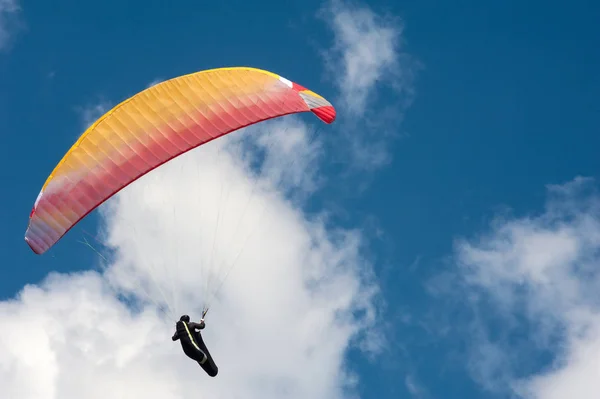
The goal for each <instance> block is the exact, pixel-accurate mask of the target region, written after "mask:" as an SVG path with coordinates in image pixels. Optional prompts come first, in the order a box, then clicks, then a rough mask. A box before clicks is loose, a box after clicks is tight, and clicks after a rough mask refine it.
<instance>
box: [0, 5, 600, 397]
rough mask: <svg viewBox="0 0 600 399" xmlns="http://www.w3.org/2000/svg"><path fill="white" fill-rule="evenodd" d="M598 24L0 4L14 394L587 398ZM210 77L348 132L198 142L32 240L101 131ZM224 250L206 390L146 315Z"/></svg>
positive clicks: (435, 11) (597, 224)
mask: <svg viewBox="0 0 600 399" xmlns="http://www.w3.org/2000/svg"><path fill="white" fill-rule="evenodd" d="M598 20H600V4H596V3H594V2H592V1H573V2H570V3H569V5H568V6H566V5H564V4H561V3H558V2H541V1H529V2H526V4H524V3H523V2H517V1H504V2H475V1H462V0H459V1H453V2H448V1H445V2H443V1H433V0H425V1H411V0H408V1H401V2H396V1H389V2H386V1H372V2H369V3H364V2H347V1H326V2H316V1H312V0H307V1H302V2H289V3H287V4H285V3H276V2H271V1H263V2H260V3H257V2H247V1H228V2H214V3H206V4H202V5H199V3H198V2H193V1H183V0H182V1H179V2H177V5H176V6H175V5H170V6H169V5H167V2H159V1H144V2H141V1H130V2H127V4H125V3H123V2H118V1H105V2H102V3H90V2H81V1H54V2H43V1H37V2H19V1H17V0H0V127H1V129H2V137H3V140H4V143H5V144H4V145H2V157H0V162H1V163H2V165H1V166H2V167H1V169H2V171H3V177H4V179H3V180H4V181H5V184H4V186H5V190H4V191H3V195H2V199H1V201H2V205H1V206H0V210H1V212H2V214H1V216H2V219H1V220H2V226H3V227H2V229H1V230H0V234H1V237H0V243H1V244H0V248H1V251H2V259H3V261H2V264H3V267H2V268H0V299H1V300H2V302H0V331H3V333H2V334H0V387H3V388H2V390H3V393H2V394H0V397H3V398H4V397H6V398H9V399H12V398H19V399H25V398H36V399H39V398H44V399H45V398H48V399H53V398H74V397H86V398H101V397H114V398H117V397H128V398H134V397H145V398H153V397H156V398H159V397H160V398H164V397H172V398H180V397H183V395H184V394H186V393H187V392H189V391H190V390H195V391H197V392H199V395H201V397H205V398H217V397H218V398H233V397H235V398H254V397H257V398H258V397H260V398H265V397H266V398H271V397H272V398H278V399H279V398H282V397H286V398H296V397H298V398H300V397H302V398H304V397H311V398H315V399H318V398H323V399H333V398H350V397H352V398H354V397H360V398H378V399H379V398H422V399H433V398H461V399H468V398H513V397H518V398H527V399H529V398H531V399H534V398H535V399H558V398H565V397H567V395H571V396H573V397H576V398H580V399H587V398H590V399H592V398H593V399H596V398H598V397H600V374H599V373H600V372H599V370H600V364H599V363H598V359H600V294H599V292H600V290H599V288H600V274H599V273H598V266H600V193H599V192H598V188H599V186H598V182H597V180H595V179H597V178H598V172H599V169H600V162H599V161H598V155H597V151H598V150H597V149H598V146H599V145H600V136H599V135H598V131H599V127H600V107H599V106H598V102H597V95H598V93H600V78H599V74H598V71H600V53H599V52H598V48H600V28H599V27H598V23H597V21H598ZM221 66H253V67H257V68H263V69H267V70H270V71H273V72H275V73H278V74H280V75H282V76H284V77H286V78H288V79H290V80H292V81H295V82H297V83H299V84H301V85H304V86H306V87H308V88H309V89H312V90H314V91H315V92H317V93H319V94H321V95H323V96H325V97H326V98H328V99H329V100H330V101H331V102H332V103H333V104H334V105H335V106H336V108H337V111H338V119H337V120H336V122H335V123H334V124H332V125H323V124H321V123H320V122H319V121H318V120H317V119H316V118H314V116H313V115H300V116H295V117H285V118H281V119H279V120H276V121H273V123H266V124H260V125H256V126H254V127H252V128H249V129H246V130H245V131H243V132H238V133H236V134H233V135H231V136H230V137H227V138H226V139H223V140H217V141H215V142H213V143H210V144H209V145H206V146H203V147H201V148H199V149H198V150H197V151H196V150H195V151H192V152H190V153H189V154H186V155H185V156H182V157H181V158H180V159H176V160H174V161H173V162H171V163H169V164H166V165H164V167H162V168H160V169H158V170H156V171H155V173H151V174H149V175H147V176H145V177H144V178H142V179H140V180H139V181H137V182H136V183H134V184H132V185H131V186H130V187H128V188H127V189H125V190H123V191H122V192H121V193H120V194H119V195H117V196H116V197H115V198H114V199H113V200H111V201H109V202H108V203H107V204H106V205H105V206H103V207H101V209H99V210H98V211H96V212H94V213H93V214H91V215H90V216H89V217H88V218H86V219H85V220H83V221H82V222H81V223H80V224H78V225H77V226H76V227H75V228H74V229H73V230H72V231H71V232H69V233H68V234H67V235H66V236H65V237H64V238H63V239H62V240H61V241H60V242H59V243H58V244H57V245H56V246H55V247H54V248H53V249H52V250H51V251H49V252H48V253H46V254H44V255H42V256H37V255H35V254H33V253H32V252H31V250H30V249H29V247H28V246H27V245H26V243H25V242H24V240H23V235H24V233H25V229H26V227H27V217H28V215H29V212H30V210H31V207H32V205H33V202H34V201H35V198H36V196H37V194H38V192H39V190H40V188H41V186H42V184H43V182H44V181H45V179H46V177H47V176H48V174H49V173H50V172H51V170H52V168H53V167H54V166H55V165H56V163H57V162H58V161H59V160H60V158H61V157H62V156H63V154H64V153H65V152H66V151H67V150H68V148H69V147H70V146H71V145H72V144H73V143H74V141H75V140H76V139H77V137H79V135H80V134H81V133H82V132H83V131H84V129H85V128H86V127H87V126H88V125H89V124H90V123H92V122H93V121H94V120H95V119H96V118H98V117H99V116H101V115H102V113H103V112H105V111H107V110H108V109H110V108H111V107H112V106H113V105H116V104H117V103H118V102H120V101H122V100H124V99H125V98H127V97H130V96H132V95H134V94H135V93H137V92H139V91H141V90H143V89H144V88H146V87H148V86H149V85H152V84H155V83H157V82H159V81H161V80H164V79H168V78H172V77H176V76H178V75H182V74H186V73H191V72H195V71H200V70H204V69H209V68H215V67H221ZM255 185H258V186H259V187H260V189H259V190H258V194H255V191H254V188H253V187H255ZM224 195H225V196H224ZM224 198H226V201H225V202H224V201H223V199H224ZM201 209H202V211H201ZM219 210H220V211H219ZM219 212H223V214H224V215H226V216H225V219H224V222H223V223H222V227H221V229H219V228H217V227H216V224H217V223H220V222H218V220H217V219H218V218H217V217H216V216H215V215H216V214H217V213H219ZM244 215H245V216H244ZM242 217H243V219H242V220H243V223H240V224H238V223H237V222H238V221H239V220H240V219H239V218H242ZM236 229H238V230H236ZM236 232H237V233H239V234H240V237H245V236H246V233H248V236H249V237H251V238H250V239H249V241H247V242H246V241H245V240H243V239H239V238H235V237H237V236H235V235H234V234H235V233H236ZM227 237H234V238H227ZM214 238H216V242H217V244H216V247H215V248H216V252H215V253H216V255H214V256H215V257H216V259H217V261H216V262H217V263H218V262H219V261H221V260H222V261H223V262H228V261H230V260H232V259H233V258H234V255H235V254H236V253H237V252H238V250H240V251H242V252H240V253H242V255H241V256H240V258H239V259H238V260H237V261H236V268H235V269H234V271H233V272H232V273H231V275H230V276H228V278H227V280H226V282H225V284H224V285H223V291H222V296H221V297H220V299H219V300H218V301H216V303H215V304H214V308H211V312H210V313H209V315H208V317H207V328H206V332H205V333H204V336H205V339H206V343H207V345H208V347H209V349H210V350H211V352H212V353H213V355H214V356H215V361H216V363H217V364H218V365H219V367H220V374H219V376H218V377H217V378H215V379H210V378H208V377H207V376H206V375H205V374H204V373H203V372H202V371H201V370H200V369H198V367H197V366H195V364H194V363H193V362H190V360H189V359H187V358H186V357H185V356H184V355H183V354H182V352H181V349H180V347H179V344H178V343H177V344H173V343H172V342H171V341H170V337H171V334H172V332H173V331H172V330H173V324H172V320H165V319H164V318H161V317H160V315H157V314H156V312H155V311H154V308H153V303H154V302H153V301H154V300H157V301H160V300H161V298H162V299H167V300H171V299H168V298H165V297H164V292H167V296H168V292H169V287H168V286H167V285H166V284H167V283H166V281H167V280H168V279H172V280H171V283H174V284H177V285H178V286H179V287H180V290H179V291H178V292H180V298H179V299H180V301H179V302H178V303H177V311H178V312H179V313H180V310H181V312H185V313H189V314H190V315H192V317H195V318H197V317H198V312H199V309H198V306H200V310H201V305H199V302H198V295H200V293H199V291H201V290H200V289H199V288H198V287H201V286H202V284H203V282H204V281H203V273H201V271H205V270H203V269H202V268H203V267H204V266H203V265H206V264H208V263H205V262H206V261H207V259H208V262H209V263H210V261H211V260H212V256H213V254H212V251H210V250H209V249H208V248H210V244H208V246H207V247H204V246H203V244H198V243H199V242H201V243H211V241H212V240H213V239H214ZM84 239H87V240H89V241H88V242H89V243H90V244H91V245H93V247H94V248H95V250H92V249H91V248H90V247H89V246H86V245H83V244H82V243H81V242H80V241H81V240H84ZM96 251H99V252H100V253H101V255H102V256H99V254H98V253H97V252H96ZM208 252H211V253H208ZM201 269H202V270H201ZM167 275H168V276H167ZM167 277H168V278H167ZM150 280H152V281H154V282H155V283H156V282H158V284H165V285H162V286H161V285H155V286H153V287H154V288H152V287H151V288H149V290H146V291H144V292H142V291H141V289H140V287H141V286H142V284H141V282H146V281H150ZM307 282H310V284H308V283H307ZM156 287H159V288H160V287H162V288H163V290H160V289H159V288H156ZM171 287H172V286H171ZM173 292H175V291H172V292H171V294H173ZM124 296H127V298H129V301H127V302H123V301H121V302H119V299H121V300H122V299H123V297H124ZM184 297H185V298H187V302H183V304H182V303H181V302H182V301H184V300H183V299H182V298H184ZM131 298H137V299H140V298H141V300H143V299H148V300H150V301H151V302H150V303H149V304H148V305H147V306H146V307H143V308H142V309H141V310H140V309H139V308H138V307H134V306H133V305H132V304H131ZM173 298H175V297H174V296H173ZM32 380H35V381H39V383H37V384H32V383H31V381H32Z"/></svg>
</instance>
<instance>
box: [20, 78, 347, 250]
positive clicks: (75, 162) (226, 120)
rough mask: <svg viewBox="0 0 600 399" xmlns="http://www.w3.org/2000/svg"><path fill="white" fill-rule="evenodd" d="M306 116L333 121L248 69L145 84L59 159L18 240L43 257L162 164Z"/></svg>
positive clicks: (300, 92)
mask: <svg viewBox="0 0 600 399" xmlns="http://www.w3.org/2000/svg"><path fill="white" fill-rule="evenodd" d="M308 111H311V112H312V113H314V114H315V115H316V116H317V117H318V118H319V119H321V120H322V121H323V122H325V123H332V122H333V121H334V120H335V117H336V112H335V109H334V107H333V106H332V105H331V103H329V102H328V101H327V100H325V99H324V98H323V97H321V96H320V95H318V94H316V93H314V92H312V91H310V90H308V89H306V88H304V87H303V86H300V85H298V84H296V83H294V82H291V81H289V80H287V79H285V78H283V77H281V76H279V75H277V74H274V73H272V72H268V71H264V70H260V69H255V68H248V67H233V68H219V69H211V70H206V71H201V72H197V73H193V74H190V75H184V76H180V77H177V78H174V79H171V80H168V81H164V82H162V83H159V84H157V85H155V86H152V87H150V88H148V89H146V90H144V91H142V92H140V93H138V94H136V95H134V96H133V97H131V98H129V99H127V100H125V101H123V102H122V103H120V104H118V105H117V106H115V107H114V108H113V109H111V110H110V111H108V112H107V113H106V114H104V115H103V116H102V117H100V118H99V119H98V120H97V121H96V122H95V123H94V124H93V125H92V126H90V127H89V128H88V129H87V130H86V131H85V132H84V133H83V134H82V135H81V137H80V138H79V139H78V140H77V142H76V143H75V144H74V145H73V146H72V147H71V148H70V149H69V151H68V152H67V153H66V154H65V155H64V157H63V158H62V159H61V161H60V162H59V163H58V165H57V166H56V168H55V169H54V170H53V171H52V173H51V174H50V176H49V177H48V179H47V180H46V182H45V183H44V185H43V187H42V189H41V191H40V193H39V195H38V197H37V199H36V201H35V204H34V206H33V209H32V210H31V214H30V216H29V225H28V227H27V231H26V233H25V241H26V242H27V244H28V245H29V246H30V247H31V249H32V250H33V251H34V252H35V253H36V254H42V253H44V252H45V251H47V250H48V249H49V248H51V247H52V246H53V245H54V244H55V243H56V242H57V241H59V240H60V239H61V238H62V237H63V236H64V235H65V234H66V233H67V231H69V230H70V229H71V228H72V227H73V226H74V225H75V224H77V223H78V222H79V221H80V220H81V219H82V218H84V217H85V216H86V215H87V214H88V213H89V212H91V211H92V210H94V209H95V208H96V207H98V206H99V205H100V204H102V203H103V202H104V201H106V200H107V199H109V198H110V197H111V196H113V195H114V194H116V193H117V192H119V191H120V190H121V189H123V188H124V187H126V186H127V185H129V184H131V183H132V182H134V181H135V180H137V179H138V178H140V177H141V176H143V175H145V174H146V173H148V172H150V171H152V170H153V169H155V168H157V167H159V166H160V165H162V164H164V163H165V162H168V161H169V160H171V159H173V158H175V157H177V156H179V155H181V154H183V153H185V152H187V151H189V150H191V149H193V148H196V147H198V146H200V145H203V144H205V143H208V142H209V141H211V140H214V139H216V138H219V137H222V136H223V135H225V134H228V133H230V132H233V131H236V130H238V129H240V128H243V127H245V126H249V125H252V124H255V123H258V122H261V121H265V120H268V119H272V118H276V117H281V116H283V115H288V114H293V113H300V112H308Z"/></svg>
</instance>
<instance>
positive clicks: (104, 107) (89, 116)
mask: <svg viewBox="0 0 600 399" xmlns="http://www.w3.org/2000/svg"><path fill="white" fill-rule="evenodd" d="M111 107H112V105H111V103H110V102H108V101H106V100H101V101H99V102H97V103H93V104H90V105H87V106H85V107H78V108H77V110H78V111H79V113H80V115H81V124H82V132H83V131H85V130H86V129H87V128H89V127H90V126H91V125H92V124H93V123H94V122H96V120H98V118H100V117H101V116H102V115H104V114H105V113H106V112H107V111H108V110H109V109H110V108H111Z"/></svg>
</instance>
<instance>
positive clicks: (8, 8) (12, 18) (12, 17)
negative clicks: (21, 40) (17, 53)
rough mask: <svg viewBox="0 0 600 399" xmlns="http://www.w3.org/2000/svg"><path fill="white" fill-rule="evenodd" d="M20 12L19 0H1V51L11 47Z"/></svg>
mask: <svg viewBox="0 0 600 399" xmlns="http://www.w3.org/2000/svg"><path fill="white" fill-rule="evenodd" d="M20 11H21V7H20V6H19V3H18V2H17V0H0V50H4V49H5V48H6V47H7V46H8V45H9V43H10V39H11V36H12V34H13V33H14V32H13V30H14V28H15V27H16V21H17V20H16V18H17V15H18V13H19V12H20Z"/></svg>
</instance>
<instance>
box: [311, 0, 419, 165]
mask: <svg viewBox="0 0 600 399" xmlns="http://www.w3.org/2000/svg"><path fill="white" fill-rule="evenodd" d="M320 16H321V17H322V19H323V20H324V21H327V23H328V25H329V27H330V28H331V30H332V32H333V35H334V36H333V45H332V46H331V47H330V48H329V49H327V51H325V52H324V58H325V61H326V64H327V66H328V71H329V74H330V75H331V76H333V77H334V79H335V83H336V85H337V88H338V90H339V93H340V96H339V100H338V101H340V102H341V103H342V104H343V107H342V112H341V115H340V120H341V122H342V123H344V127H343V128H344V130H345V134H344V136H345V138H346V140H348V141H349V143H350V146H351V148H352V153H353V155H354V157H355V159H356V160H357V161H358V163H357V165H360V167H361V168H372V167H378V166H381V165H383V164H385V163H386V162H387V161H388V160H389V156H390V151H389V149H388V148H387V144H388V140H389V139H390V138H392V137H397V136H398V135H399V132H398V129H399V125H400V122H401V121H402V117H403V113H404V111H405V109H406V107H408V106H409V105H410V103H411V102H412V100H413V97H414V78H415V74H416V72H417V70H418V68H419V67H420V64H419V63H418V62H417V61H416V60H415V59H413V57H411V56H410V55H408V54H406V53H404V52H403V51H402V44H403V43H402V42H403V37H402V33H403V23H402V21H401V20H400V19H399V18H397V17H393V16H387V15H386V16H383V15H379V14H377V13H375V12H374V11H373V10H372V9H371V8H369V7H366V6H362V5H359V4H356V3H354V2H346V1H343V0H332V1H329V2H328V3H326V6H325V7H324V8H323V9H322V10H321V11H320ZM380 89H386V90H388V93H387V94H386V95H385V98H380V96H381V95H382V94H381V93H382V92H381V91H380ZM346 115H349V116H348V118H349V119H350V120H354V119H355V117H354V116H355V115H361V116H363V117H364V118H363V121H362V123H361V124H359V125H357V124H356V123H355V122H354V123H348V122H349V121H348V120H346Z"/></svg>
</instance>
